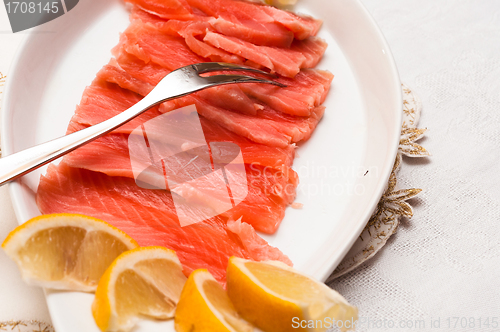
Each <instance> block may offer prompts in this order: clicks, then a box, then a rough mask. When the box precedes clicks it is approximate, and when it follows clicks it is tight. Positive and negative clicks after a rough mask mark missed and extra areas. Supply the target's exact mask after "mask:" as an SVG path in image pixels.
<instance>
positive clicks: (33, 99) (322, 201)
mask: <svg viewBox="0 0 500 332" xmlns="http://www.w3.org/2000/svg"><path fill="white" fill-rule="evenodd" d="M297 10H298V11H300V12H304V13H309V14H312V15H314V16H315V17H318V18H321V19H323V20H324V26H323V28H322V30H321V32H320V36H321V37H323V38H325V39H326V40H327V42H328V44H329V47H328V50H327V52H326V54H325V57H324V59H323V60H322V61H321V63H320V65H319V68H323V69H328V70H330V71H331V72H332V73H334V74H335V78H334V80H333V84H332V88H331V92H330V94H329V96H328V98H327V101H326V102H325V106H326V107H327V110H326V113H325V116H324V118H323V120H322V121H321V122H320V124H319V126H318V128H317V129H316V131H315V133H314V134H313V137H312V138H311V139H310V140H309V141H308V142H307V143H305V144H302V145H301V146H300V148H299V149H298V154H299V158H297V159H296V160H295V162H294V169H295V170H296V171H297V172H298V173H299V176H300V185H299V188H298V196H297V199H296V202H299V203H302V204H304V206H303V208H302V209H299V210H294V209H292V208H289V209H288V210H287V212H286V217H285V219H284V220H283V223H282V225H281V227H280V229H279V230H278V232H277V233H276V234H275V235H273V236H263V237H264V238H265V239H266V240H268V241H269V242H270V244H271V245H274V246H277V247H278V248H280V249H281V250H282V251H283V252H284V253H285V254H287V255H288V256H289V257H290V258H291V259H292V261H293V262H294V264H295V267H296V268H297V269H299V270H300V271H303V272H304V273H307V274H309V275H312V276H314V277H316V278H318V279H321V280H325V279H326V278H327V277H328V275H329V274H330V273H331V272H332V271H333V269H334V268H335V267H336V266H337V264H338V263H339V262H340V261H341V260H342V258H343V257H344V255H345V254H346V253H347V251H348V250H349V248H350V247H351V245H352V244H353V243H354V241H355V240H356V237H357V236H358V235H359V234H360V232H361V230H362V229H363V227H364V225H365V223H366V221H367V220H368V218H369V217H370V215H371V213H372V211H373V209H374V207H375V205H376V204H377V202H378V200H379V198H380V196H381V194H382V191H383V189H384V186H385V185H386V182H387V179H388V176H389V173H390V170H391V168H392V165H393V162H394V159H395V156H396V151H397V146H398V142H399V135H400V128H401V126H400V125H401V107H402V98H401V86H400V82H399V77H398V73H397V70H396V67H395V64H394V61H393V58H392V56H391V52H390V50H389V47H388V46H387V44H386V42H385V40H384V38H383V36H382V34H381V32H380V31H379V29H378V28H377V26H376V24H375V23H374V21H373V19H372V18H371V17H370V15H369V14H368V13H367V11H366V10H365V9H364V7H363V6H362V5H361V4H360V3H359V2H358V1H355V0H331V1H323V0H308V1H302V3H301V4H300V5H299V6H298V7H297ZM127 25H128V18H127V12H126V11H125V8H124V5H123V3H121V2H120V1H118V0H108V1H100V0H87V1H80V3H79V4H78V6H76V7H75V9H73V10H72V11H70V12H69V13H68V14H66V15H64V16H62V17H61V18H59V19H57V20H54V21H52V22H49V23H47V24H45V25H42V26H40V27H38V28H36V29H34V31H33V33H32V34H31V35H29V36H28V37H27V38H26V40H25V42H24V43H23V44H22V46H21V47H20V50H19V51H18V54H17V57H16V58H15V59H16V60H15V62H14V63H13V66H12V70H11V73H10V75H9V81H8V85H7V87H6V90H5V95H4V104H3V115H2V116H3V118H2V129H1V130H2V151H3V152H4V153H5V154H10V153H13V152H15V151H19V150H21V149H24V148H27V147H30V146H33V145H35V144H37V143H41V142H44V141H47V140H50V139H52V138H56V137H58V136H61V135H64V133H65V131H66V126H67V124H68V122H69V120H70V118H71V116H72V114H73V112H74V109H75V105H76V104H78V102H79V101H80V98H81V95H82V92H83V89H84V87H85V86H86V85H88V84H90V82H91V81H92V79H93V78H94V76H95V74H96V73H97V71H98V70H99V69H100V68H101V67H102V65H104V64H105V63H107V61H108V60H109V58H110V50H111V48H112V47H113V46H114V45H116V44H117V42H118V33H119V31H123V30H124V29H125V28H126V27H127ZM44 171H45V169H41V170H39V171H36V172H34V173H32V174H29V175H27V176H25V177H24V178H23V179H22V183H21V182H15V183H12V184H10V191H11V195H12V201H13V204H14V209H15V211H16V214H17V218H18V220H19V222H20V223H22V222H24V221H26V220H27V219H29V218H31V217H34V216H36V215H38V214H39V211H38V208H37V206H36V204H35V199H34V198H35V194H34V192H35V191H36V188H37V186H38V181H39V177H40V174H41V173H42V172H44ZM366 171H368V173H366ZM365 173H366V174H365ZM92 299H93V296H92V295H91V294H81V293H73V292H52V291H47V301H48V305H49V309H50V312H51V315H52V319H53V323H54V327H55V328H56V330H57V331H59V332H64V331H71V332H78V331H82V332H83V331H85V332H93V331H95V332H97V331H98V329H97V327H96V326H95V324H94V322H93V319H92V316H91V313H90V304H91V302H92ZM166 326H168V327H169V329H170V330H173V328H172V327H171V326H172V323H171V322H163V323H157V322H150V321H147V322H143V323H141V326H140V328H139V329H138V330H137V331H169V329H166V328H165V327H166Z"/></svg>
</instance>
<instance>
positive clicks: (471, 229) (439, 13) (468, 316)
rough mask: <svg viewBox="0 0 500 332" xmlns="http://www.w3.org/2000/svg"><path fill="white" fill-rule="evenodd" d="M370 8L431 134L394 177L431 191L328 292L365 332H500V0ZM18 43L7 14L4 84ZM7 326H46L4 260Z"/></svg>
mask: <svg viewBox="0 0 500 332" xmlns="http://www.w3.org/2000/svg"><path fill="white" fill-rule="evenodd" d="M82 1H84V0H82ZM302 1H306V0H302ZM329 1H334V0H329ZM363 3H364V4H365V5H366V6H367V8H368V10H369V11H370V12H371V13H372V14H373V16H374V18H375V20H376V21H377V22H378V24H379V25H380V27H381V29H382V31H383V32H384V34H385V36H386V38H387V40H388V42H389V45H390V46H391V49H392V51H393V54H394V56H395V59H396V63H397V65H398V68H399V72H400V76H401V80H402V81H403V82H404V83H405V84H407V85H408V86H410V87H411V88H412V89H413V91H414V92H415V93H416V94H417V95H419V96H420V98H421V99H422V102H423V106H424V109H423V113H422V118H421V121H420V125H419V127H420V128H422V127H427V128H429V129H430V131H429V132H428V133H427V138H426V139H424V140H422V141H420V143H421V144H422V145H423V146H424V147H425V148H426V149H427V150H429V151H430V152H431V153H432V154H433V156H432V157H431V158H430V159H412V160H409V159H407V158H404V164H403V167H402V169H401V171H400V173H399V176H398V179H399V182H400V183H401V185H402V187H405V188H413V187H415V188H423V189H424V192H423V193H422V194H421V195H420V196H419V198H417V199H414V200H413V201H411V204H412V205H413V207H414V217H413V219H412V220H411V221H403V223H402V225H401V226H400V228H399V230H398V232H397V234H396V235H395V236H393V237H392V238H391V239H390V240H389V242H388V244H387V246H386V247H385V248H384V249H383V250H382V251H381V252H380V253H379V254H378V255H377V256H376V257H375V258H374V259H372V260H371V261H369V262H367V263H365V264H364V265H362V266H361V267H360V268H358V269H356V270H354V271H353V272H351V273H348V274H347V275H345V276H343V277H341V278H339V279H338V280H336V281H335V282H334V283H333V285H334V287H335V288H336V289H337V290H338V291H339V292H340V293H342V294H343V295H344V296H345V297H346V298H347V299H348V300H349V301H350V302H351V303H353V304H355V305H356V306H358V308H359V310H360V316H361V317H362V319H361V320H360V323H363V324H362V326H360V327H359V328H358V331H391V330H394V331H406V330H408V331H410V330H412V331H413V330H417V331H498V330H499V328H500V326H498V325H500V310H499V308H500V287H499V285H500V283H499V282H498V276H499V275H500V258H499V256H500V255H499V248H500V241H499V236H498V234H499V233H500V220H499V219H500V204H499V203H498V202H499V199H500V185H499V184H500V175H499V174H498V169H499V166H498V164H499V162H500V112H499V110H500V1H498V0H489V1H487V0H482V1H471V0H440V1H435V0H405V1H394V0H363ZM22 36H23V34H22V33H18V34H15V35H14V34H12V33H10V27H9V24H8V21H7V17H6V13H5V8H4V7H3V6H0V71H1V72H3V73H4V74H5V73H6V72H7V71H8V67H9V65H10V62H11V59H12V56H13V53H14V49H15V48H16V46H17V44H18V43H19V40H20V39H21V38H22ZM0 213H1V217H2V218H1V219H2V220H1V222H0V241H3V239H4V238H5V237H6V235H7V233H8V232H9V231H10V230H11V229H13V228H14V227H15V226H16V225H17V223H16V221H15V217H14V214H13V211H12V208H11V205H10V199H9V196H8V193H7V190H6V188H5V187H2V188H0ZM10 319H39V320H44V321H47V322H49V321H50V318H49V316H48V312H47V308H46V305H45V302H44V298H43V294H42V291H41V290H40V289H38V288H32V287H27V286H25V285H24V284H23V282H22V281H21V280H20V278H19V273H18V272H17V269H16V268H15V267H14V264H13V263H12V262H11V261H10V260H8V259H7V257H6V256H5V254H4V253H3V252H1V251H0V322H1V321H5V320H10ZM495 322H496V323H495ZM438 323H439V328H438V326H437V324H438ZM486 323H488V324H489V328H488V326H486ZM431 324H432V325H431ZM495 325H497V328H495ZM410 327H411V328H410Z"/></svg>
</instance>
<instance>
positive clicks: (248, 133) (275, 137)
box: [78, 67, 324, 148]
mask: <svg viewBox="0 0 500 332" xmlns="http://www.w3.org/2000/svg"><path fill="white" fill-rule="evenodd" d="M108 74H109V75H108ZM98 76H99V77H100V78H103V79H107V80H109V81H111V82H114V83H117V84H119V85H120V86H122V87H124V88H128V89H132V90H134V91H136V92H138V93H139V92H140V91H141V89H142V87H143V86H144V85H143V84H142V83H141V84H139V86H138V87H137V88H135V87H134V86H132V85H131V83H132V82H133V79H131V78H128V77H127V75H125V74H123V75H122V74H120V72H119V71H117V70H115V69H113V70H111V71H110V72H107V69H106V67H105V71H101V72H100V73H99V75H98ZM122 81H123V82H124V83H122ZM248 89H251V87H248ZM209 91H210V90H206V93H207V94H208V93H209ZM267 98H269V97H267ZM269 99H270V98H269ZM270 100H271V99H270ZM275 103H278V102H277V101H276V102H275ZM190 104H195V105H196V107H197V110H198V113H199V114H201V115H202V116H203V117H205V118H207V119H210V120H212V121H213V122H215V123H218V124H219V125H220V126H222V127H224V128H226V129H228V130H230V131H232V132H233V133H236V134H238V135H240V136H243V137H246V138H248V139H250V140H252V141H254V142H257V143H260V144H264V145H268V146H273V147H280V148H287V146H289V145H290V144H292V143H297V142H300V141H303V140H307V139H308V138H309V137H310V136H311V134H312V132H313V131H314V129H315V128H316V126H317V124H318V122H319V120H320V119H321V118H322V116H323V113H324V107H323V106H317V107H315V108H313V109H312V111H311V113H310V115H309V116H307V117H299V116H293V115H288V114H284V113H281V112H278V111H276V110H274V109H273V108H271V107H269V106H267V105H260V109H259V110H257V111H256V113H257V114H256V115H246V114H241V113H237V112H232V111H230V110H228V109H226V108H224V107H223V105H222V107H221V105H214V104H212V103H210V102H209V101H207V100H205V99H203V98H201V97H199V96H196V95H195V94H192V95H189V96H186V97H182V98H178V99H174V100H172V101H168V102H165V103H163V104H162V105H160V111H161V112H162V113H164V112H168V111H171V110H173V109H176V108H180V107H183V106H187V105H190ZM105 114H106V113H100V116H99V119H101V121H103V120H104V119H103V117H105ZM107 114H109V115H108V117H111V116H113V115H115V114H117V112H116V111H114V110H109V112H107ZM95 119H96V117H95V116H93V115H92V116H89V117H86V118H85V117H84V115H83V114H81V113H79V117H78V121H79V122H80V123H82V124H86V125H93V124H95V123H98V122H95ZM99 122H100V121H99ZM129 128H130V127H129V126H127V127H124V128H118V129H117V131H119V132H124V133H130V129H129Z"/></svg>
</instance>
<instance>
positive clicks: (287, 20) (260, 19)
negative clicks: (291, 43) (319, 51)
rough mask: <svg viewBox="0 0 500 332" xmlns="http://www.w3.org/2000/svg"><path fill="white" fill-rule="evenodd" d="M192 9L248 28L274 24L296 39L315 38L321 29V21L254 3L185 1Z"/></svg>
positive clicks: (218, 0)
mask: <svg viewBox="0 0 500 332" xmlns="http://www.w3.org/2000/svg"><path fill="white" fill-rule="evenodd" d="M187 2H188V3H189V4H190V5H191V7H192V8H195V9H198V10H200V11H202V12H203V13H204V14H206V15H208V16H212V17H216V18H217V17H223V18H225V19H230V20H231V21H233V20H235V19H236V20H238V21H239V22H240V23H243V24H248V26H249V27H250V28H252V26H254V25H255V24H256V23H261V24H262V23H275V24H277V25H281V26H283V27H285V28H286V29H288V30H289V31H291V32H293V34H294V36H295V38H296V39H305V38H307V37H309V36H315V35H316V34H317V33H318V31H319V28H320V27H321V23H322V22H321V21H320V20H316V19H314V18H312V17H308V16H299V15H297V14H294V13H292V12H288V11H284V10H280V9H277V8H274V7H271V6H266V5H261V4H257V3H255V2H248V1H239V0H236V1H235V0H212V1H205V0H187Z"/></svg>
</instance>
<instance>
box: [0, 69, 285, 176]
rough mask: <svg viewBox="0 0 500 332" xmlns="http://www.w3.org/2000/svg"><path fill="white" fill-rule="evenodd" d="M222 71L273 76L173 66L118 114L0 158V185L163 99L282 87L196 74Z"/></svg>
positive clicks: (237, 77) (242, 77) (234, 77)
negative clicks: (234, 87) (217, 89)
mask: <svg viewBox="0 0 500 332" xmlns="http://www.w3.org/2000/svg"><path fill="white" fill-rule="evenodd" d="M225 70H235V71H236V70H238V71H249V72H254V73H259V74H262V75H266V76H267V77H273V78H276V76H275V75H272V74H269V73H267V72H264V71H261V70H258V69H254V68H250V67H246V66H237V65H234V64H229V63H222V62H205V63H198V64H193V65H189V66H185V67H182V68H179V69H176V70H174V71H172V72H170V73H169V74H167V75H166V76H165V77H164V78H163V79H162V80H161V81H160V82H159V83H158V85H156V87H155V88H154V89H153V90H152V91H151V92H150V93H149V94H148V95H146V96H145V97H144V98H143V99H141V100H140V101H139V102H138V103H136V104H135V105H134V106H132V107H130V108H129V109H127V110H125V111H123V112H121V113H120V114H118V115H116V116H114V117H112V118H110V119H108V120H106V121H103V122H101V123H98V124H96V125H93V126H91V127H88V128H85V129H82V130H80V131H77V132H74V133H72V134H69V135H66V136H63V137H59V138H56V139H54V140H52V141H49V142H46V143H42V144H39V145H36V146H34V147H31V148H28V149H26V150H22V151H20V152H17V153H14V154H12V155H9V156H6V157H3V158H1V159H0V186H1V185H3V184H5V183H7V182H9V181H12V180H15V179H17V178H19V177H21V176H23V175H25V174H27V173H29V172H31V171H33V170H35V169H37V168H39V167H41V166H43V165H45V164H47V163H49V162H51V161H53V160H55V159H57V158H59V157H61V156H63V155H65V154H67V153H69V152H71V151H73V150H75V149H77V148H79V147H80V146H82V145H84V144H87V143H89V142H91V141H93V140H95V139H97V138H99V137H101V136H103V135H105V134H107V133H109V132H110V131H112V130H114V129H116V128H117V127H119V126H121V125H123V124H124V123H127V122H128V121H130V120H132V119H133V118H135V117H136V116H138V115H139V114H142V113H143V112H145V111H147V110H148V109H149V108H151V107H153V106H155V105H158V104H160V103H163V102H165V101H167V100H170V99H174V98H178V97H182V96H185V95H188V94H190V93H193V92H196V91H199V90H203V89H206V88H210V87H213V86H218V85H223V84H234V83H267V84H274V85H277V86H280V87H284V85H283V84H281V83H279V82H274V81H270V80H265V79H260V78H256V77H250V76H245V75H212V76H206V77H204V76H200V74H203V73H209V72H214V71H225Z"/></svg>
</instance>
